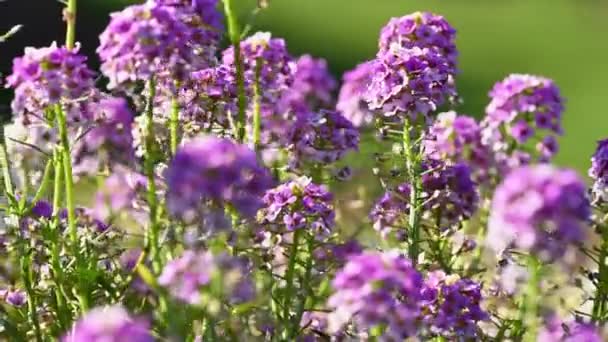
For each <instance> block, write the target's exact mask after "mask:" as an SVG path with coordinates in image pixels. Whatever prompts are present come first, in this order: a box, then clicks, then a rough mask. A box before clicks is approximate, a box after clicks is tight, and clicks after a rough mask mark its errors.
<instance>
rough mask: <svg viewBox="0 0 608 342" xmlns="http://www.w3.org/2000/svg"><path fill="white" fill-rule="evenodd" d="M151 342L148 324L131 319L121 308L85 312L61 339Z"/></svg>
mask: <svg viewBox="0 0 608 342" xmlns="http://www.w3.org/2000/svg"><path fill="white" fill-rule="evenodd" d="M126 340H129V341H134V342H148V341H149V342H152V341H154V338H153V337H152V333H151V332H150V331H149V328H148V324H147V323H146V322H144V321H141V320H138V319H134V318H132V317H131V316H130V315H129V313H128V312H127V311H126V310H125V309H124V308H123V307H122V306H118V305H116V306H110V307H105V308H95V309H93V310H91V311H89V312H87V313H86V314H85V315H84V317H83V318H81V319H80V320H79V321H78V322H76V324H75V325H74V327H73V328H72V329H71V331H70V332H68V333H67V334H66V335H65V336H64V337H63V338H62V341H63V342H102V341H126Z"/></svg>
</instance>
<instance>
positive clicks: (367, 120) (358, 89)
mask: <svg viewBox="0 0 608 342" xmlns="http://www.w3.org/2000/svg"><path fill="white" fill-rule="evenodd" d="M373 66H374V62H373V61H368V62H364V63H361V64H359V65H357V66H356V67H355V68H354V69H353V70H351V71H348V72H346V73H345V74H344V76H343V77H342V87H341V88H340V95H339V96H338V104H337V105H336V109H337V110H338V111H340V112H342V114H343V115H344V117H346V118H347V119H348V120H350V121H351V122H352V123H353V125H355V127H364V126H370V125H372V124H373V122H374V113H373V112H372V111H370V110H369V108H368V106H367V102H366V101H365V99H364V94H365V92H366V91H367V87H368V85H369V84H370V82H371V78H372V72H373Z"/></svg>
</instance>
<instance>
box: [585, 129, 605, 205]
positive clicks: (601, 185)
mask: <svg viewBox="0 0 608 342" xmlns="http://www.w3.org/2000/svg"><path fill="white" fill-rule="evenodd" d="M589 177H591V178H592V179H593V180H594V183H593V188H592V191H593V195H594V197H595V199H596V200H598V199H601V200H603V201H605V200H607V199H608V191H607V190H608V139H604V140H600V141H598V142H597V148H596V150H595V153H594V154H593V156H592V157H591V168H590V169H589Z"/></svg>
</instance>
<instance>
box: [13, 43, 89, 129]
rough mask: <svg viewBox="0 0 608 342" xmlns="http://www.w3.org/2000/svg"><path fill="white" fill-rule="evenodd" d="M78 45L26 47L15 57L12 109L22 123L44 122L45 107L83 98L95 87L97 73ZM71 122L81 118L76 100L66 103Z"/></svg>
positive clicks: (49, 107) (48, 107)
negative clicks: (72, 46)
mask: <svg viewBox="0 0 608 342" xmlns="http://www.w3.org/2000/svg"><path fill="white" fill-rule="evenodd" d="M86 61H87V58H86V57H85V56H82V55H80V54H79V47H78V46H77V47H76V48H75V49H72V50H68V49H67V48H65V47H60V46H57V44H55V43H53V44H52V45H51V46H49V47H45V48H39V49H36V48H31V47H29V48H26V49H25V54H24V55H23V56H21V57H18V58H15V60H14V61H13V73H12V74H11V75H10V76H9V77H8V78H7V84H6V85H7V87H10V88H13V89H14V90H15V98H14V99H13V102H12V104H11V109H12V111H13V113H15V114H18V115H20V120H21V122H22V123H23V124H25V125H28V124H30V123H31V122H44V117H45V111H46V110H49V109H53V110H54V108H51V107H52V106H54V105H58V104H64V105H65V104H66V103H70V102H77V101H81V100H82V99H83V98H86V97H87V96H89V95H90V94H91V91H92V90H93V89H94V75H95V74H94V73H93V71H91V70H90V69H89V68H88V67H87V65H86ZM66 109H67V111H68V113H67V119H68V121H71V122H79V121H82V120H83V118H82V115H83V113H82V112H81V111H80V110H79V107H78V106H77V105H76V104H72V105H69V106H67V107H64V108H63V110H66Z"/></svg>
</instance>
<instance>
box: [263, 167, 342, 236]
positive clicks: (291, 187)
mask: <svg viewBox="0 0 608 342" xmlns="http://www.w3.org/2000/svg"><path fill="white" fill-rule="evenodd" d="M263 200H264V205H265V206H264V208H262V209H261V210H260V212H259V213H258V217H259V221H260V223H261V224H262V225H263V226H264V227H265V228H267V229H269V230H271V231H273V232H276V233H285V232H291V231H294V230H296V229H311V230H312V231H314V232H315V233H314V235H322V236H323V235H325V236H326V235H328V234H330V233H331V231H332V228H333V227H334V224H335V222H334V217H335V213H334V208H333V205H332V203H331V202H332V200H333V196H332V194H331V193H330V192H329V191H328V190H327V189H326V188H325V187H324V186H319V185H317V184H314V183H312V182H311V180H310V179H309V178H307V177H301V178H298V179H295V180H293V181H290V182H288V183H285V184H281V185H279V186H278V187H276V188H274V189H271V190H269V191H267V192H266V194H265V195H264V199H263Z"/></svg>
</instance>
